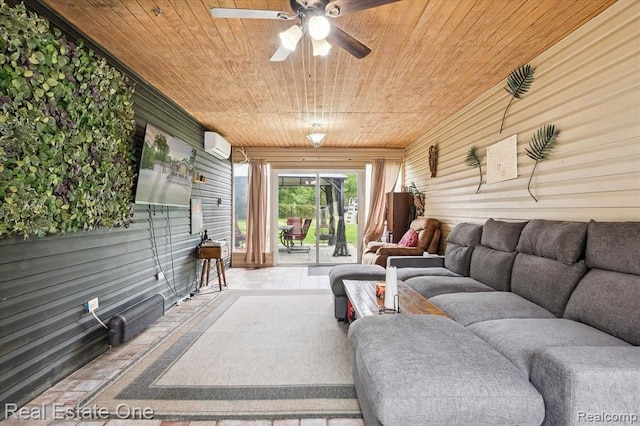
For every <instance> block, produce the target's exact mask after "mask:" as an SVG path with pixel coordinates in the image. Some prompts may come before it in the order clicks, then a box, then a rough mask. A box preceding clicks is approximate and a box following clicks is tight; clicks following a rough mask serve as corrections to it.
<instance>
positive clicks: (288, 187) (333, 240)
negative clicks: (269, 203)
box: [272, 170, 361, 265]
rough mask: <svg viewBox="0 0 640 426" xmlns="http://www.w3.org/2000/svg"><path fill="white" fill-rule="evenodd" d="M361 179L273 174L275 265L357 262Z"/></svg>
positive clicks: (351, 174)
mask: <svg viewBox="0 0 640 426" xmlns="http://www.w3.org/2000/svg"><path fill="white" fill-rule="evenodd" d="M360 176H361V173H358V172H357V171H351V172H329V171H327V172H319V171H316V172H308V171H304V172H301V171H299V170H295V171H274V179H275V181H276V182H275V184H274V185H273V186H272V188H274V189H275V190H276V191H277V194H274V195H275V196H274V198H275V200H274V201H275V202H274V204H275V205H276V207H275V208H276V209H277V214H274V217H275V222H276V223H275V224H273V229H274V231H275V232H276V233H277V234H276V235H275V236H276V238H275V242H274V245H275V246H276V247H275V248H274V253H276V262H277V263H278V264H281V265H334V264H340V263H357V262H358V241H359V235H360V232H359V229H358V193H359V188H360V185H359V181H360V180H361V179H359V177H360Z"/></svg>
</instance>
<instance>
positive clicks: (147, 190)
mask: <svg viewBox="0 0 640 426" xmlns="http://www.w3.org/2000/svg"><path fill="white" fill-rule="evenodd" d="M195 162H196V150H195V148H193V147H191V146H189V145H188V144H186V143H185V142H183V141H181V140H180V139H178V138H176V137H173V136H171V135H169V134H167V133H165V132H163V131H162V130H159V129H157V128H155V127H153V126H152V125H150V124H147V126H146V128H145V133H144V143H143V145H142V155H141V158H140V168H139V169H138V186H137V187H136V197H135V202H136V204H153V205H161V206H177V207H189V206H190V199H191V184H192V181H193V170H194V166H195Z"/></svg>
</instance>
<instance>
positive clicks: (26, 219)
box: [0, 0, 135, 238]
mask: <svg viewBox="0 0 640 426" xmlns="http://www.w3.org/2000/svg"><path fill="white" fill-rule="evenodd" d="M0 33H1V36H0V200H2V203H0V238H6V237H8V236H12V235H18V234H22V235H23V236H24V237H25V238H26V237H27V236H29V235H34V234H35V235H38V236H44V235H46V234H59V233H65V232H73V231H76V230H78V229H92V228H95V227H97V226H101V225H102V226H109V227H111V226H120V225H126V224H127V223H128V221H129V220H130V212H131V199H132V192H133V191H132V186H133V177H134V172H133V158H134V156H133V150H132V149H133V144H132V143H131V136H132V134H133V130H134V126H135V123H134V121H133V106H132V101H131V97H132V93H133V88H132V86H131V85H130V84H129V82H128V80H127V78H126V77H125V76H124V75H122V74H121V73H120V72H119V71H117V70H116V69H114V68H113V67H111V66H109V65H108V64H107V63H106V61H105V60H104V59H103V58H100V57H98V56H97V55H95V54H94V53H93V52H92V51H90V50H87V49H84V48H83V45H82V42H81V41H78V42H77V43H74V42H72V41H70V40H68V39H67V38H66V37H65V36H63V35H62V33H61V32H60V31H59V30H58V29H51V28H50V26H49V22H48V21H47V20H45V19H42V18H40V17H38V16H37V15H35V14H32V13H27V12H26V9H25V6H24V5H23V4H19V5H17V6H16V7H10V6H8V5H7V4H6V3H4V1H3V0H0Z"/></svg>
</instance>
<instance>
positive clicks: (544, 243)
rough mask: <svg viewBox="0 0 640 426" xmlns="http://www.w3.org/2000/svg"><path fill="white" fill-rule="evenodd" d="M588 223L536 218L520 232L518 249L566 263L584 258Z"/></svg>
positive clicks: (521, 251)
mask: <svg viewBox="0 0 640 426" xmlns="http://www.w3.org/2000/svg"><path fill="white" fill-rule="evenodd" d="M586 242H587V224H586V223H583V222H559V221H551V220H542V219H535V220H532V221H530V222H529V223H527V226H526V227H525V229H524V230H523V231H522V233H521V234H520V240H519V241H518V247H517V250H518V252H520V253H528V254H532V255H534V256H540V257H545V258H547V259H554V260H557V261H558V262H562V263H564V264H566V265H571V264H573V263H576V262H577V261H578V260H580V259H583V258H584V250H585V245H586Z"/></svg>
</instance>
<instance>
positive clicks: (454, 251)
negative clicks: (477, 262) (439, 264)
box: [444, 223, 482, 277]
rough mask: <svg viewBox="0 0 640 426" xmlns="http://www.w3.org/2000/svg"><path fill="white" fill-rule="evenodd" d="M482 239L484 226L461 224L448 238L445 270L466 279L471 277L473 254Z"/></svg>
mask: <svg viewBox="0 0 640 426" xmlns="http://www.w3.org/2000/svg"><path fill="white" fill-rule="evenodd" d="M481 237H482V225H475V224H472V223H459V224H458V225H456V227H455V228H453V230H452V231H451V234H449V238H447V247H446V248H445V252H444V266H445V268H447V269H449V270H451V271H453V272H455V273H457V274H459V275H462V276H465V277H468V276H469V268H470V264H471V254H472V253H473V249H474V247H475V246H476V245H478V244H479V243H480V238H481Z"/></svg>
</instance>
